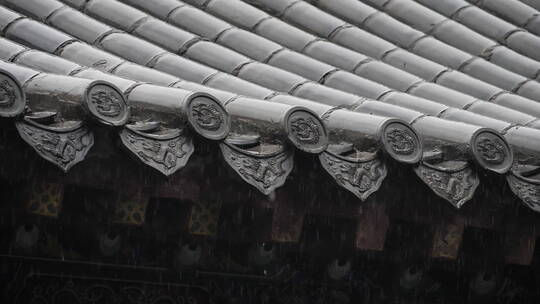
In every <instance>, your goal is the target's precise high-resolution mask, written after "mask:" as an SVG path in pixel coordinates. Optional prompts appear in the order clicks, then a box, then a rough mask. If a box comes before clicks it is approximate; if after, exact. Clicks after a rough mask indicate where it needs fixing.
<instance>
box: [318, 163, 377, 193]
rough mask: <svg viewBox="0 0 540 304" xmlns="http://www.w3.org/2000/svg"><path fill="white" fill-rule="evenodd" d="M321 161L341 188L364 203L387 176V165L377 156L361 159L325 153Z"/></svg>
mask: <svg viewBox="0 0 540 304" xmlns="http://www.w3.org/2000/svg"><path fill="white" fill-rule="evenodd" d="M319 160H320V161H321V164H322V166H323V168H324V169H325V170H326V172H328V173H329V174H330V175H331V176H332V177H333V178H334V179H335V180H336V181H337V182H338V184H339V185H340V186H342V187H343V188H345V189H347V190H349V191H351V192H352V193H354V195H356V196H357V197H358V198H360V199H361V200H362V201H364V200H366V199H367V198H368V197H369V196H370V195H371V194H372V193H374V192H375V191H377V190H378V189H379V187H380V186H381V184H382V181H383V180H384V178H385V177H386V174H387V170H386V165H385V164H384V163H383V162H382V161H381V160H380V159H379V158H377V156H376V155H372V156H370V157H369V158H367V159H366V158H363V159H361V158H352V157H345V156H339V155H337V154H333V153H330V152H323V153H321V154H320V155H319Z"/></svg>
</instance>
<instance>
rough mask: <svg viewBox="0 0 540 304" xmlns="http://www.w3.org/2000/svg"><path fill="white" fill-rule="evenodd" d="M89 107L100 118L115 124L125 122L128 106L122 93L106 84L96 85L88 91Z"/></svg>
mask: <svg viewBox="0 0 540 304" xmlns="http://www.w3.org/2000/svg"><path fill="white" fill-rule="evenodd" d="M88 96H89V98H88V99H89V100H88V108H89V109H90V112H92V113H93V114H94V115H95V116H96V117H98V118H99V119H101V120H103V121H105V122H107V123H112V124H114V125H121V124H123V123H124V122H125V121H126V120H127V117H128V108H127V105H126V103H125V100H124V98H123V97H122V95H121V94H120V93H119V92H118V91H116V90H115V89H113V88H112V87H110V86H108V85H104V84H97V85H94V86H93V87H92V88H91V89H90V90H89V92H88Z"/></svg>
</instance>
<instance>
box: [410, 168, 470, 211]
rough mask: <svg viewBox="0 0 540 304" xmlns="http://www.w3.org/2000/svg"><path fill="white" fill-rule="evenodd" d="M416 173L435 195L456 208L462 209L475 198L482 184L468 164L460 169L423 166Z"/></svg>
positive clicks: (416, 169)
mask: <svg viewBox="0 0 540 304" xmlns="http://www.w3.org/2000/svg"><path fill="white" fill-rule="evenodd" d="M414 171H415V172H416V174H417V175H418V176H419V177H420V178H421V179H422V181H424V183H426V184H427V185H428V186H429V187H430V188H431V190H433V191H434V192H435V194H437V195H438V196H440V197H442V198H444V199H445V200H447V201H449V202H450V203H451V204H452V205H454V206H455V207H456V208H460V207H461V206H463V204H465V203H466V202H467V201H468V200H470V199H471V198H472V197H473V195H474V191H475V190H476V188H477V187H478V184H479V183H480V181H479V180H478V176H477V175H476V172H474V171H473V170H472V169H471V168H470V167H469V166H468V165H467V164H465V165H463V166H462V167H461V168H458V169H447V168H444V167H435V166H432V165H427V164H421V165H419V166H418V167H416V168H415V169H414Z"/></svg>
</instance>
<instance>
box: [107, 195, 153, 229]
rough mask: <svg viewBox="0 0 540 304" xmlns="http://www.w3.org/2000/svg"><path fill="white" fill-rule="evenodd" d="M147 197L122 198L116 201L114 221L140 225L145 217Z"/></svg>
mask: <svg viewBox="0 0 540 304" xmlns="http://www.w3.org/2000/svg"><path fill="white" fill-rule="evenodd" d="M147 206H148V199H146V198H141V197H137V198H131V199H122V200H120V201H118V202H117V203H116V208H115V212H114V222H115V223H117V224H125V225H134V226H141V225H143V224H144V221H145V219H146V207H147Z"/></svg>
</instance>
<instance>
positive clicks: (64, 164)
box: [15, 113, 94, 172]
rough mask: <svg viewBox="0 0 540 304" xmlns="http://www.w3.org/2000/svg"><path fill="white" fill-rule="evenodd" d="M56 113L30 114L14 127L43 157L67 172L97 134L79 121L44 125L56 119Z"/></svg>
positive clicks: (79, 159) (84, 152) (90, 144)
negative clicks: (47, 121)
mask: <svg viewBox="0 0 540 304" xmlns="http://www.w3.org/2000/svg"><path fill="white" fill-rule="evenodd" d="M37 114H41V113H37ZM55 115H56V114H55V113H43V115H37V116H29V115H27V116H26V117H25V119H24V120H23V121H18V122H16V123H15V126H16V127H17V131H18V132H19V135H20V136H21V137H22V139H23V140H24V141H25V142H26V143H28V144H29V145H30V146H32V148H34V150H35V151H36V152H37V153H38V154H39V155H40V156H41V157H43V158H44V159H46V160H48V161H50V162H52V163H53V164H55V165H57V166H58V167H60V168H61V169H62V170H64V171H65V172H67V171H68V170H69V169H70V168H71V167H73V166H74V165H75V164H77V163H79V162H80V161H82V160H83V159H84V157H85V156H86V154H87V153H88V151H89V150H90V148H91V147H92V146H93V144H94V135H93V134H92V133H91V132H90V131H89V130H88V129H87V128H86V126H84V125H83V123H82V122H79V121H66V122H61V123H52V124H44V123H45V122H46V120H53V119H54V116H55ZM41 122H44V123H41Z"/></svg>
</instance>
